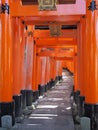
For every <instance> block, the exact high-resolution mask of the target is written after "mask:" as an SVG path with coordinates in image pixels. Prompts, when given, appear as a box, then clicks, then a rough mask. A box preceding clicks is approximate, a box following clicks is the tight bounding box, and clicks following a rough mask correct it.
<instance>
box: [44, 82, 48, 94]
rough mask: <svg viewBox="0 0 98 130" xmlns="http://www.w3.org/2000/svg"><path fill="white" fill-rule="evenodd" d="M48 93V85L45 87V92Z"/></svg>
mask: <svg viewBox="0 0 98 130" xmlns="http://www.w3.org/2000/svg"><path fill="white" fill-rule="evenodd" d="M47 91H48V84H46V85H45V92H47Z"/></svg>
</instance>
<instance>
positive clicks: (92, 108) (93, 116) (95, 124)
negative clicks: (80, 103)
mask: <svg viewBox="0 0 98 130" xmlns="http://www.w3.org/2000/svg"><path fill="white" fill-rule="evenodd" d="M84 116H86V117H89V118H90V120H91V130H98V105H97V104H86V103H85V104H84Z"/></svg>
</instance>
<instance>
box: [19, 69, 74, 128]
mask: <svg viewBox="0 0 98 130" xmlns="http://www.w3.org/2000/svg"><path fill="white" fill-rule="evenodd" d="M72 85H73V76H72V75H70V73H69V72H68V71H65V72H63V80H62V81H61V82H60V83H59V82H58V83H57V84H56V86H54V87H53V88H52V89H51V90H49V91H48V92H47V93H45V95H44V97H43V98H41V97H40V99H38V105H37V107H36V109H34V110H33V112H32V114H31V115H30V116H28V117H26V118H25V119H24V120H23V121H22V123H18V124H17V127H18V130H27V129H28V130H74V124H73V119H72V112H71V103H70V94H71V91H72Z"/></svg>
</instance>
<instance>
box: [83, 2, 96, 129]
mask: <svg viewBox="0 0 98 130" xmlns="http://www.w3.org/2000/svg"><path fill="white" fill-rule="evenodd" d="M97 5H98V1H97V0H95V1H93V0H92V1H91V0H87V1H86V28H85V29H86V42H85V46H84V55H85V56H84V57H85V58H84V64H85V65H84V66H83V69H82V71H84V73H85V77H86V79H85V77H84V78H83V83H84V86H85V105H84V108H85V116H87V117H89V118H90V119H91V129H92V130H97V129H98V10H97V9H96V8H97Z"/></svg>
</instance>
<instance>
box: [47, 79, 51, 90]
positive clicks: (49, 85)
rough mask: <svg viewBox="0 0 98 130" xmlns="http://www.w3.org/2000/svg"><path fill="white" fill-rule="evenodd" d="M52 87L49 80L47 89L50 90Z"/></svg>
mask: <svg viewBox="0 0 98 130" xmlns="http://www.w3.org/2000/svg"><path fill="white" fill-rule="evenodd" d="M50 87H51V81H49V82H48V83H47V89H48V90H49V89H50Z"/></svg>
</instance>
